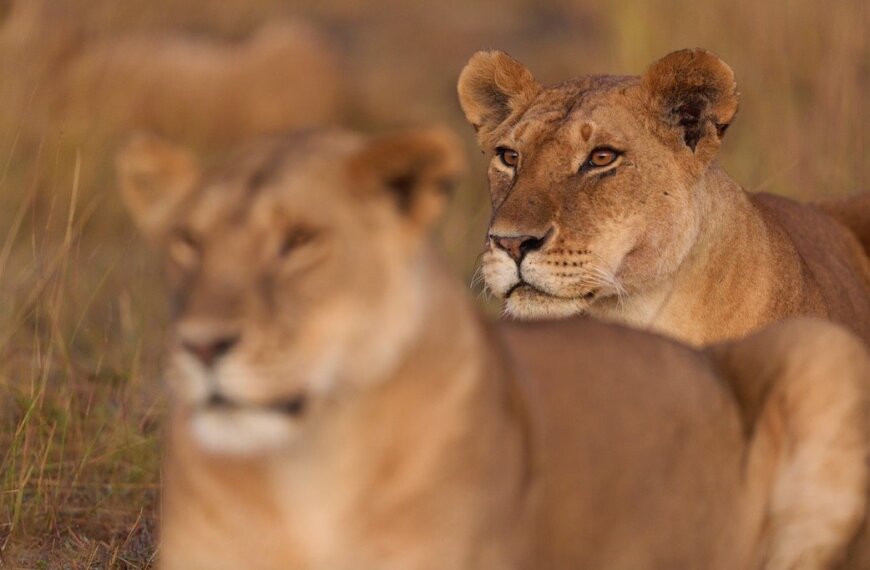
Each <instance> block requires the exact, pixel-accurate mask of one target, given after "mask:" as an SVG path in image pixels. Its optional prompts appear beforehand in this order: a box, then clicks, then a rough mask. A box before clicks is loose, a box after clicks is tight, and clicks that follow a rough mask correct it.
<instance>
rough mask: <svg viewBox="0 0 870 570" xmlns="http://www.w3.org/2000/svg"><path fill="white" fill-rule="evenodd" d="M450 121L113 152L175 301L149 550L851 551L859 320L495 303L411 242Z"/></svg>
mask: <svg viewBox="0 0 870 570" xmlns="http://www.w3.org/2000/svg"><path fill="white" fill-rule="evenodd" d="M458 148H459V146H458V144H457V143H456V142H455V139H454V138H453V137H452V136H451V135H449V133H446V132H445V131H442V130H440V129H432V130H420V131H411V132H402V133H397V134H391V135H384V136H381V137H375V138H365V137H362V136H358V135H354V134H350V133H346V132H313V133H308V134H304V135H295V136H287V137H277V138H270V139H265V140H259V141H257V142H254V143H252V144H249V145H246V146H243V147H242V148H241V149H240V150H239V151H238V152H237V154H235V155H234V156H233V157H231V158H230V159H228V160H227V161H226V162H225V163H224V164H222V165H220V166H218V167H216V168H214V169H212V170H209V171H207V172H202V171H201V170H200V169H199V168H198V167H197V165H196V160H195V159H194V157H193V156H192V155H191V154H190V153H188V152H187V151H185V150H182V149H179V148H176V147H174V146H172V145H170V144H168V143H166V142H163V141H161V140H158V139H154V138H149V137H140V138H137V139H134V140H133V141H132V142H131V143H130V144H129V146H128V147H126V149H125V150H123V152H122V153H121V154H120V156H119V160H118V164H119V172H120V180H121V186H122V191H123V196H124V198H125V201H126V203H127V205H128V207H129V209H130V211H131V212H132V214H133V217H134V219H135V221H136V223H137V224H138V226H139V227H140V228H141V229H142V231H143V232H144V233H145V234H146V235H147V237H148V238H149V239H150V241H152V242H153V243H154V244H156V245H157V246H158V247H159V248H160V249H161V250H162V251H163V252H165V254H166V257H167V260H168V271H169V274H170V278H171V281H172V288H173V305H174V307H175V317H174V319H173V322H172V326H171V338H170V341H169V345H168V349H169V355H170V360H171V366H170V368H171V370H170V377H169V381H170V388H171V393H172V402H173V406H172V411H171V422H170V434H169V441H168V449H167V452H166V459H165V471H164V483H165V495H164V508H163V521H162V538H161V546H160V559H161V562H160V565H161V567H162V568H163V569H167V570H170V569H179V570H180V569H184V570H190V569H199V568H202V569H210V570H219V569H241V568H245V569H255V568H263V569H266V568H270V569H271V568H274V569H288V568H317V569H328V570H340V569H347V570H350V569H353V570H359V569H379V570H380V569H407V570H424V569H427V568H428V569H433V570H436V569H437V570H444V569H451V570H454V569H462V568H466V569H476V570H480V569H493V570H505V569H531V568H535V569H562V568H602V569H603V568H606V569H609V570H619V569H626V570H628V569H631V570H637V569H642V568H661V569H668V570H672V569H675V568H680V569H693V568H697V569H704V570H716V569H721V570H726V569H727V570H733V569H744V568H745V569H758V568H765V569H794V568H828V567H831V566H832V565H833V564H834V563H836V562H838V561H840V560H842V559H843V557H844V556H845V555H846V554H847V552H848V550H847V548H848V546H849V543H850V541H851V540H852V537H853V536H854V534H855V532H856V529H857V527H858V525H859V524H860V523H861V521H862V519H863V517H864V512H865V505H866V487H867V481H868V468H867V463H866V456H867V437H866V433H865V420H866V417H865V415H866V412H865V410H866V391H867V389H866V386H865V380H866V379H867V377H868V375H870V362H868V356H867V353H866V351H865V349H864V347H863V345H862V343H861V342H860V341H859V340H857V339H856V338H854V337H853V336H851V335H850V334H849V333H847V332H845V331H844V330H842V329H840V328H839V327H837V326H835V325H832V324H827V323H825V322H822V321H815V320H805V321H795V322H785V323H781V324H779V325H776V326H775V327H774V328H770V329H767V330H764V331H762V332H760V333H758V334H756V335H753V336H751V337H750V338H749V339H747V340H744V341H741V342H739V343H735V344H727V345H718V346H715V347H713V348H711V349H709V350H708V351H706V352H700V351H696V350H693V349H691V348H689V347H686V346H684V345H681V344H679V343H677V342H675V341H672V340H668V339H665V338H663V337H659V336H656V335H652V334H648V333H644V332H638V331H632V330H629V329H626V328H622V327H619V326H616V325H608V324H602V323H596V322H593V321H587V320H574V321H562V322H552V323H545V322H538V323H531V324H521V323H520V324H515V323H511V324H492V323H487V322H485V321H484V320H482V319H481V318H480V317H479V315H478V313H477V312H476V311H475V309H474V307H473V304H472V302H471V300H470V299H469V296H468V295H467V292H466V291H465V290H464V287H462V286H461V285H460V284H459V283H457V282H456V281H455V280H454V279H452V278H451V277H450V276H449V273H448V272H447V271H446V270H445V269H444V268H443V266H442V265H441V263H440V262H439V261H438V256H437V255H435V254H434V253H433V249H432V247H431V246H430V245H429V238H428V231H427V230H428V228H429V227H430V226H431V225H432V223H433V222H434V221H435V220H436V218H437V215H438V213H439V211H440V209H441V207H442V204H443V202H444V201H445V198H446V196H445V193H446V191H447V190H448V189H449V187H450V185H451V182H452V181H453V180H454V179H455V178H456V177H457V175H458V174H459V172H460V167H461V162H462V161H461V154H460V153H459V150H458ZM822 379H824V380H825V381H820V380H822Z"/></svg>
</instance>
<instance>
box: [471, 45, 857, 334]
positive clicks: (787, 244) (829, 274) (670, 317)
mask: <svg viewBox="0 0 870 570" xmlns="http://www.w3.org/2000/svg"><path fill="white" fill-rule="evenodd" d="M458 89H459V100H460V103H461V104H462V108H463V110H464V111H465V116H466V117H467V119H468V121H469V122H470V123H471V124H472V125H473V126H474V128H475V130H476V131H477V137H478V141H479V142H480V145H481V147H482V149H483V150H484V151H485V154H486V155H487V157H488V158H489V190H490V193H491V196H492V208H493V214H492V219H491V221H490V226H489V233H488V236H487V240H486V246H485V250H484V253H483V256H482V258H481V261H482V264H481V270H482V273H483V276H484V277H485V279H486V284H487V286H488V288H489V289H490V290H492V291H493V292H494V293H495V294H496V295H498V296H500V297H502V298H504V299H505V308H506V311H507V312H508V313H509V314H512V315H515V316H517V317H521V318H555V317H564V316H568V315H576V314H581V313H588V314H590V315H593V316H595V317H599V318H603V319H607V320H613V321H617V322H620V323H626V324H630V325H633V326H637V327H642V328H649V329H653V330H657V331H661V332H665V333H667V334H669V335H672V336H675V337H677V338H679V339H681V340H684V341H687V342H690V343H693V344H706V343H709V342H716V341H720V340H723V339H728V338H735V337H740V336H743V335H745V334H747V333H749V332H751V331H753V330H756V329H758V328H759V327H761V326H763V325H765V324H767V323H771V322H774V321H776V320H779V319H782V318H785V317H788V316H793V315H811V316H818V317H824V318H829V319H831V320H834V321H837V322H840V323H842V324H845V325H847V326H849V327H851V328H852V329H853V330H854V331H855V332H857V333H858V334H859V335H861V336H862V337H863V338H864V340H865V341H868V342H870V259H868V248H870V193H865V194H861V195H858V196H855V197H853V198H850V199H843V200H841V201H839V202H835V203H829V204H817V205H803V204H799V203H797V202H794V201H792V200H789V199H786V198H783V197H779V196H774V195H770V194H754V195H753V194H748V193H746V192H744V191H743V190H742V189H741V188H740V187H739V186H738V185H737V183H736V182H734V180H732V179H731V178H730V177H729V176H728V174H726V173H725V171H724V170H722V168H721V167H720V166H719V165H718V164H717V163H716V161H715V156H716V153H717V151H718V149H719V145H720V144H721V141H722V138H723V136H724V135H725V132H726V130H727V129H728V126H729V125H730V124H731V122H732V120H733V119H734V116H735V114H736V112H737V99H738V94H737V84H736V82H735V79H734V73H733V72H732V71H731V69H730V68H729V67H728V65H726V64H725V63H724V62H723V61H722V60H720V59H719V58H718V57H716V56H715V55H713V54H711V53H710V52H707V51H704V50H682V51H678V52H674V53H672V54H670V55H668V56H665V57H664V58H662V59H660V60H659V61H657V62H655V63H653V64H652V65H651V66H650V67H649V69H647V71H646V72H645V73H644V74H643V76H641V77H624V76H614V75H589V76H584V77H580V78H577V79H574V80H571V81H566V82H564V83H561V84H558V85H555V86H552V87H544V86H542V85H540V84H539V83H538V82H537V81H536V80H535V78H534V77H533V76H532V74H531V72H530V71H529V70H528V69H526V68H525V67H524V66H523V65H522V64H521V63H519V62H518V61H516V60H514V59H512V58H511V57H510V56H508V55H507V54H505V53H502V52H498V51H490V52H479V53H477V54H475V55H474V56H473V57H472V58H471V60H470V61H469V62H468V65H467V66H466V67H465V69H464V70H463V71H462V74H461V76H460V78H459V86H458Z"/></svg>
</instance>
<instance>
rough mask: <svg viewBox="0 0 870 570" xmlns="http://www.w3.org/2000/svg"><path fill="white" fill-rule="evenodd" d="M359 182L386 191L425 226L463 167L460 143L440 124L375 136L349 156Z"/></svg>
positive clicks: (405, 213)
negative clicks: (358, 150)
mask: <svg viewBox="0 0 870 570" xmlns="http://www.w3.org/2000/svg"><path fill="white" fill-rule="evenodd" d="M350 169H351V176H352V177H353V178H354V179H357V178H358V179H360V180H361V181H362V185H363V187H372V186H373V187H374V188H375V190H374V191H375V192H384V191H386V192H388V193H389V195H390V197H391V198H392V199H393V200H395V203H396V207H397V209H398V211H399V212H400V213H401V215H402V216H404V217H405V218H407V219H409V220H410V221H412V222H413V223H414V224H418V225H421V226H428V225H429V224H431V223H432V222H433V221H434V220H435V219H436V218H437V217H438V216H439V214H440V213H441V210H442V209H443V207H444V203H445V202H446V198H447V194H449V193H450V191H451V190H452V188H453V186H454V185H455V184H456V182H457V180H458V179H459V176H460V175H461V174H462V173H463V172H464V170H465V157H464V153H463V152H462V145H461V143H460V142H459V140H458V138H457V137H456V135H455V134H454V133H453V132H452V131H450V130H448V129H446V128H443V127H430V128H427V129H416V130H409V131H404V132H398V133H391V134H388V135H382V136H379V137H375V138H373V139H372V140H371V142H369V143H368V144H367V145H366V146H365V147H364V148H363V149H362V150H361V151H360V152H359V153H357V154H356V155H355V156H354V157H353V158H352V159H351V162H350Z"/></svg>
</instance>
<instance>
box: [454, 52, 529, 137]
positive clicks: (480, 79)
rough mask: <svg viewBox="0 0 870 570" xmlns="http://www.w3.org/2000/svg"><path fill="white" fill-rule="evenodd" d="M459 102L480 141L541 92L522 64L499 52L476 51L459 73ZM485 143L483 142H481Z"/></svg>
mask: <svg viewBox="0 0 870 570" xmlns="http://www.w3.org/2000/svg"><path fill="white" fill-rule="evenodd" d="M457 91H458V92H459V104H460V105H461V106H462V111H463V112H464V113H465V118H466V119H468V122H469V123H471V125H472V126H473V127H474V130H475V131H477V133H478V137H479V139H480V140H481V143H484V141H485V140H486V138H487V136H488V135H489V134H490V133H491V132H492V131H493V130H494V129H495V128H496V127H498V126H499V125H501V124H502V123H503V122H504V121H505V120H506V119H507V118H508V117H510V116H511V115H512V114H513V113H515V112H518V111H519V112H522V111H523V110H525V108H526V107H527V106H528V105H529V103H531V101H532V99H534V97H535V96H536V95H537V94H538V93H539V92H540V91H541V85H540V84H539V83H538V82H537V81H536V80H535V78H534V77H533V76H532V73H531V72H530V71H529V70H528V69H526V67H525V66H524V65H523V64H522V63H520V62H518V61H517V60H515V59H514V58H512V57H511V56H509V55H508V54H506V53H504V52H501V51H479V52H477V53H476V54H474V55H473V56H471V59H470V60H469V61H468V64H467V65H466V66H465V69H463V70H462V73H461V74H460V75H459V84H458V85H457ZM484 144H486V143H484Z"/></svg>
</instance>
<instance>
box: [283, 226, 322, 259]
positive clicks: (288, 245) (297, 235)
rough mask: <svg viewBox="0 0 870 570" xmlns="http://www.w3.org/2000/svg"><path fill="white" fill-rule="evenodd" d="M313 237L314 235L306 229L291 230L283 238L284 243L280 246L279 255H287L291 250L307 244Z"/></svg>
mask: <svg viewBox="0 0 870 570" xmlns="http://www.w3.org/2000/svg"><path fill="white" fill-rule="evenodd" d="M315 236H316V233H315V232H314V231H313V230H310V229H307V228H297V229H295V230H292V231H291V232H290V233H288V234H287V237H285V238H284V242H283V243H282V244H281V252H280V253H281V255H282V256H284V255H287V254H289V253H291V252H292V251H293V250H295V249H297V248H299V247H301V246H303V245H305V244H307V243H309V242H310V241H311V240H313V239H314V237H315Z"/></svg>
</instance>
